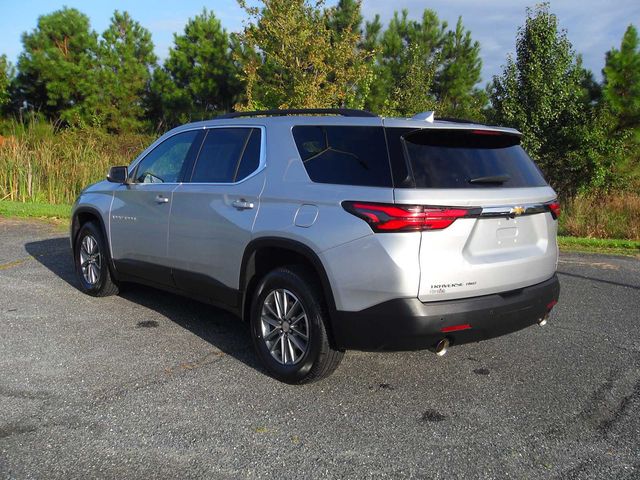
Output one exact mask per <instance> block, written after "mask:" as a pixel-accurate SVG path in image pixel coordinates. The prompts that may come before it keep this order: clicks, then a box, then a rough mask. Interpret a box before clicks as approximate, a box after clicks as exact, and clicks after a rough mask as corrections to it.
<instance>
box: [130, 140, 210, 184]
mask: <svg viewBox="0 0 640 480" xmlns="http://www.w3.org/2000/svg"><path fill="white" fill-rule="evenodd" d="M199 133H200V132H199V131H197V130H192V131H189V132H182V133H178V134H176V135H174V136H172V137H170V138H168V139H166V140H165V141H164V142H162V143H161V144H160V145H158V146H157V147H156V148H154V149H153V150H152V151H151V152H150V153H149V154H148V155H147V156H146V157H144V158H143V159H142V161H141V162H140V163H139V164H138V166H137V167H136V170H135V173H134V175H133V181H134V182H135V183H176V182H178V181H179V179H180V177H181V173H182V169H183V167H184V166H185V163H186V160H187V157H188V156H189V153H190V151H191V153H192V150H193V148H192V146H193V145H194V141H195V140H196V137H198V134H199ZM196 143H197V142H196Z"/></svg>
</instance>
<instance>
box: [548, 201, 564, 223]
mask: <svg viewBox="0 0 640 480" xmlns="http://www.w3.org/2000/svg"><path fill="white" fill-rule="evenodd" d="M547 205H548V206H549V210H550V211H551V216H552V217H553V219H554V220H557V219H558V218H559V217H560V213H561V208H560V202H558V201H557V200H556V201H554V202H551V203H548V204H547Z"/></svg>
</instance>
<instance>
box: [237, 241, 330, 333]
mask: <svg viewBox="0 0 640 480" xmlns="http://www.w3.org/2000/svg"><path fill="white" fill-rule="evenodd" d="M263 248H281V249H283V250H291V251H292V252H295V253H297V254H299V255H302V256H303V257H304V258H305V259H307V260H308V261H309V262H310V263H311V265H312V266H313V268H314V269H315V271H316V273H317V274H318V277H319V279H320V284H321V287H322V292H323V293H324V297H325V301H326V303H327V308H328V309H329V317H330V318H329V320H330V322H333V317H334V312H335V311H336V303H335V299H334V297H333V290H332V289H331V283H330V282H329V277H328V275H327V272H326V270H325V268H324V265H323V264H322V260H320V257H319V256H318V254H316V252H314V251H313V249H311V248H310V247H309V246H307V245H305V244H304V243H302V242H299V241H297V240H292V239H290V238H284V237H260V238H256V239H254V240H252V241H251V242H249V244H248V245H247V247H246V248H245V251H244V255H243V257H242V265H241V268H240V283H239V286H240V290H241V291H242V305H243V307H244V306H245V305H246V302H247V301H248V299H247V298H246V294H247V287H248V286H249V281H250V280H251V278H252V277H253V275H254V273H255V256H256V255H255V254H256V253H257V252H258V251H259V250H260V249H263ZM243 315H244V308H243Z"/></svg>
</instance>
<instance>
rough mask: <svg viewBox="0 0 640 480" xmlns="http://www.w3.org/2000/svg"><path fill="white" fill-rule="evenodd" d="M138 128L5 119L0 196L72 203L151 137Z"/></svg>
mask: <svg viewBox="0 0 640 480" xmlns="http://www.w3.org/2000/svg"><path fill="white" fill-rule="evenodd" d="M151 140H152V137H150V136H148V135H139V134H124V135H117V136H114V135H109V134H107V133H105V132H103V131H101V130H98V129H93V128H89V129H65V130H61V131H56V128H55V127H54V126H53V125H51V124H50V123H47V122H37V121H34V122H30V123H28V124H22V123H19V122H10V123H9V124H5V125H3V128H2V142H0V200H17V201H23V202H29V201H33V202H45V203H53V204H58V203H67V204H68V203H72V202H73V201H74V200H75V198H76V197H77V195H78V193H79V192H80V191H81V190H82V189H83V188H84V187H86V186H87V185H89V184H91V183H94V182H96V181H98V180H100V179H103V178H105V175H106V173H107V170H108V169H109V167H110V166H113V165H128V164H129V163H130V162H131V160H133V158H135V156H136V155H137V154H138V153H139V152H140V151H142V150H143V149H144V148H145V147H146V146H147V145H149V143H150V142H151Z"/></svg>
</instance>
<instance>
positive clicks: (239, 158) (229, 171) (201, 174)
mask: <svg viewBox="0 0 640 480" xmlns="http://www.w3.org/2000/svg"><path fill="white" fill-rule="evenodd" d="M260 140H261V131H260V129H259V128H212V129H210V130H209V131H208V132H207V136H206V137H205V139H204V143H203V144H202V149H201V150H200V154H199V155H198V159H197V161H196V164H195V166H194V168H193V174H192V176H191V181H192V182H195V183H235V182H239V181H241V180H243V179H244V178H246V177H248V176H249V175H251V174H252V173H253V172H255V171H256V170H257V168H258V166H259V164H260Z"/></svg>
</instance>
